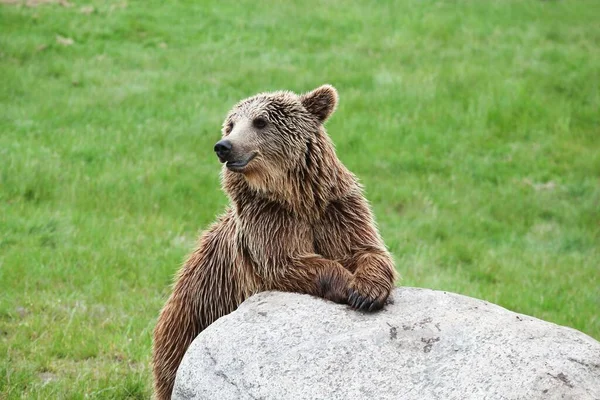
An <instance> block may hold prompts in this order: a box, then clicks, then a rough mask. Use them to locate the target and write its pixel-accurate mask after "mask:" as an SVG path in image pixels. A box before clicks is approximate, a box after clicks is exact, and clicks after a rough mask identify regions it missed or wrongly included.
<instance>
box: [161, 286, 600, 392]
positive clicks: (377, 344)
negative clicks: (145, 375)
mask: <svg viewBox="0 0 600 400" xmlns="http://www.w3.org/2000/svg"><path fill="white" fill-rule="evenodd" d="M392 301H393V304H389V305H388V306H386V309H385V310H383V311H381V312H378V313H374V314H364V313H360V312H356V311H353V310H350V309H348V307H347V306H343V305H336V304H333V303H331V302H327V301H324V300H321V299H318V298H314V297H311V296H306V295H300V294H292V293H276V292H266V293H260V294H258V295H255V296H253V297H252V298H250V299H248V300H247V301H246V302H244V303H243V304H242V305H241V306H240V307H239V309H238V310H237V311H235V312H233V313H231V314H229V315H228V316H226V317H223V318H221V319H219V320H217V321H216V322H215V323H214V324H213V325H211V326H210V327H209V328H208V329H206V330H205V331H204V332H203V333H201V334H200V335H199V336H198V338H196V340H195V341H194V342H193V344H192V345H191V346H190V348H189V350H188V351H187V353H186V355H185V357H184V359H183V362H182V364H181V366H180V368H179V371H178V372H177V379H176V382H175V390H174V394H173V398H174V399H177V400H184V399H185V400H187V399H219V400H228V399H236V400H239V399H264V400H268V399H277V400H280V399H326V400H332V399H419V400H423V399H444V400H445V399H461V400H462V399H528V400H530V399H578V400H581V399H600V343H599V342H597V341H596V340H594V339H592V338H591V337H589V336H586V335H584V334H583V333H581V332H579V331H576V330H574V329H570V328H566V327H562V326H558V325H555V324H552V323H548V322H545V321H541V320H539V319H536V318H532V317H529V316H526V315H522V314H516V313H514V312H511V311H508V310H506V309H504V308H502V307H499V306H496V305H494V304H490V303H487V302H485V301H481V300H477V299H473V298H470V297H465V296H461V295H457V294H453V293H447V292H440V291H434V290H427V289H415V288H401V289H397V290H396V291H395V292H394V295H393V299H392Z"/></svg>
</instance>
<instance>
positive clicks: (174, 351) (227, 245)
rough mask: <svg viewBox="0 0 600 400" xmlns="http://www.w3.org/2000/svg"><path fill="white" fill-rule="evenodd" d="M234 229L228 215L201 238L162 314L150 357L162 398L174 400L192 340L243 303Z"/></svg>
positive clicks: (231, 219) (160, 399)
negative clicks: (176, 375) (185, 355)
mask: <svg viewBox="0 0 600 400" xmlns="http://www.w3.org/2000/svg"><path fill="white" fill-rule="evenodd" d="M234 229H235V228H234V225H233V218H232V217H231V215H226V216H225V217H223V218H222V220H221V221H219V222H218V223H217V224H215V225H213V227H212V228H211V229H209V231H207V232H206V233H205V234H204V235H203V236H202V237H201V239H200V243H199V246H198V249H197V250H196V251H195V252H194V253H192V255H191V256H190V258H189V259H188V260H187V262H186V263H185V264H184V266H183V267H182V269H181V271H180V272H179V276H178V278H177V281H176V283H175V286H174V288H173V293H172V294H171V296H170V297H169V299H168V300H167V303H166V304H165V306H164V308H163V309H162V311H161V313H160V316H159V318H158V322H157V324H156V328H155V330H154V342H153V354H152V368H153V374H154V393H155V398H156V399H158V400H167V399H170V398H171V394H172V391H173V384H174V382H175V374H176V373H177V368H178V367H179V364H180V363H181V360H182V358H183V356H184V354H185V352H186V350H187V349H188V347H189V345H190V344H191V343H192V341H193V340H194V338H195V337H196V336H197V335H198V334H199V333H200V332H202V330H204V329H205V328H206V327H207V326H208V325H210V324H211V323H212V322H214V321H215V320H216V319H218V318H220V317H222V316H223V315H226V314H229V313H230V312H232V311H233V310H235V309H236V308H237V306H238V305H239V304H240V303H241V302H242V301H243V300H244V294H243V292H242V291H240V290H239V289H240V288H239V286H240V285H239V283H240V280H241V279H240V278H239V276H238V275H239V273H237V272H236V271H237V268H236V266H235V265H234V263H235V253H234V251H235V250H233V249H234V248H235V246H234V240H233V238H234V232H235V230H234Z"/></svg>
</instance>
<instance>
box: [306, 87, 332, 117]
mask: <svg viewBox="0 0 600 400" xmlns="http://www.w3.org/2000/svg"><path fill="white" fill-rule="evenodd" d="M300 102H301V103H302V105H303V106H304V108H306V110H307V111H308V112H309V113H311V114H313V115H314V116H315V117H317V119H318V120H319V122H321V123H323V122H325V121H326V120H327V118H329V116H330V115H331V114H333V112H334V111H335V108H336V107H337V104H338V93H337V90H335V88H334V87H333V86H331V85H323V86H319V87H318V88H316V89H315V90H313V91H311V92H308V93H306V94H303V95H302V96H300Z"/></svg>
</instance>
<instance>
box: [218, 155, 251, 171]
mask: <svg viewBox="0 0 600 400" xmlns="http://www.w3.org/2000/svg"><path fill="white" fill-rule="evenodd" d="M254 157H256V153H253V154H252V155H251V156H250V157H248V158H247V159H245V160H239V161H227V163H226V164H225V166H226V167H227V169H228V170H230V171H233V172H242V171H243V170H244V168H246V166H247V165H248V164H249V163H250V161H252V160H254Z"/></svg>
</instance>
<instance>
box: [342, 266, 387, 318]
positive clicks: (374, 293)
mask: <svg viewBox="0 0 600 400" xmlns="http://www.w3.org/2000/svg"><path fill="white" fill-rule="evenodd" d="M390 290H391V288H388V287H386V286H385V285H381V284H378V283H376V282H373V281H372V280H369V279H365V278H362V277H361V276H360V275H357V276H355V277H354V279H353V280H352V282H351V283H350V288H349V289H348V305H350V307H352V308H354V309H357V310H361V311H377V310H380V309H382V308H383V306H384V304H385V301H386V300H387V298H388V296H389V295H390Z"/></svg>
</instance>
